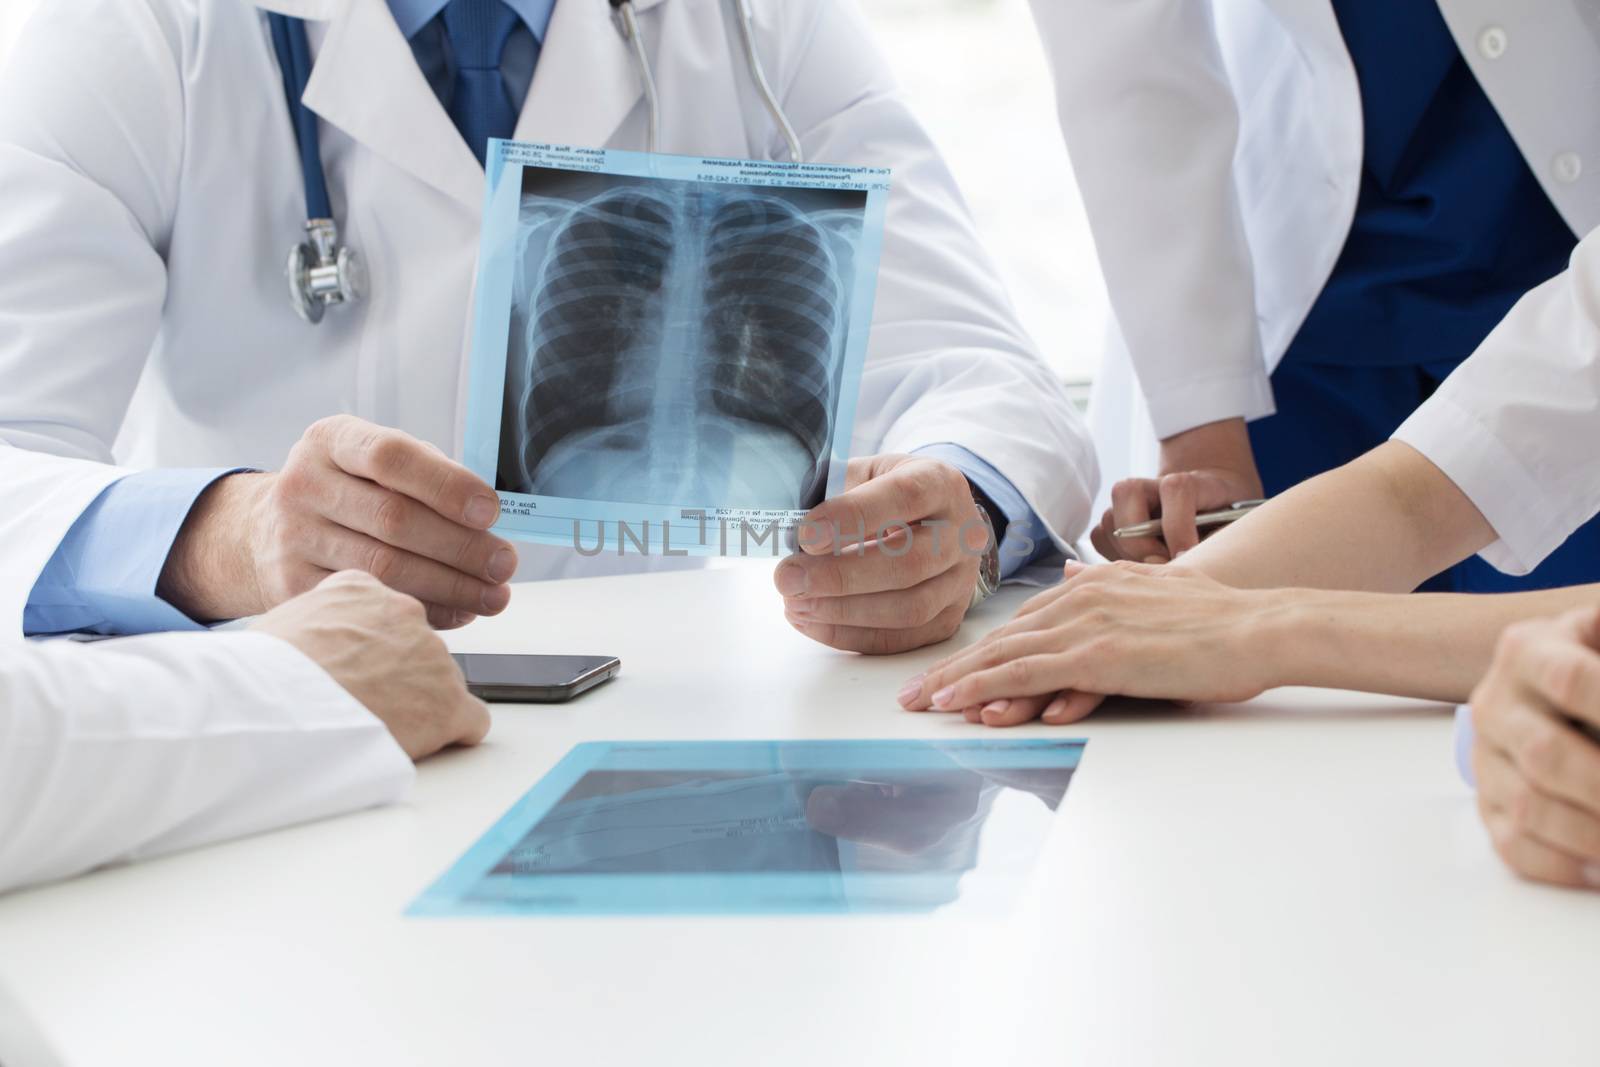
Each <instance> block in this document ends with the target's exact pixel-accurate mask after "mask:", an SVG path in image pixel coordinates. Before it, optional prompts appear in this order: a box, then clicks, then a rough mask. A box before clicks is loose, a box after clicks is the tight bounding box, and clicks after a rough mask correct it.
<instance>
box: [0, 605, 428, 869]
mask: <svg viewBox="0 0 1600 1067" xmlns="http://www.w3.org/2000/svg"><path fill="white" fill-rule="evenodd" d="M414 774H415V771H414V770H413V768H412V764H411V761H410V760H409V759H407V758H406V756H405V753H404V752H403V751H402V750H401V749H400V747H399V745H397V744H396V743H395V741H394V740H393V739H392V738H391V737H390V735H389V732H388V730H387V728H385V727H384V725H383V724H382V723H381V722H379V721H378V719H377V718H375V717H374V716H373V715H371V714H370V713H369V712H368V711H367V710H366V709H365V708H363V707H362V706H361V705H360V704H359V703H358V702H357V701H356V700H355V699H354V698H353V697H351V696H350V695H349V694H348V693H346V692H345V691H344V689H342V688H341V687H340V686H339V684H338V683H337V682H335V681H334V680H333V679H332V678H331V677H330V676H329V675H327V674H325V673H324V672H323V671H322V670H321V669H320V668H318V667H317V666H316V665H315V664H313V663H312V662H311V661H310V660H309V659H307V658H306V657H305V656H303V655H301V654H300V653H299V652H298V651H296V650H295V649H294V648H293V647H291V646H290V645H289V644H287V643H286V642H284V641H280V640H279V639H277V638H275V637H269V636H267V635H265V634H254V633H243V632H239V633H234V632H229V633H196V634H162V635H157V636H151V637H136V638H124V639H121V640H116V641H106V642H99V643H94V644H81V643H77V642H69V641H52V642H44V643H38V642H7V643H0V891H4V890H6V889H11V888H16V887H18V886H22V885H29V884H32V883H35V882H43V881H49V880H52V879H57V878H65V877H68V876H70V875H74V874H78V873H81V872H83V871H87V870H90V869H91V868H94V867H98V866H101V865H104V864H107V863H112V862H116V861H121V860H133V859H139V858H142V857H147V856H152V855H156V854H158V853H163V852H172V851H176V850H178V849H184V848H191V847H194V846H197V845H203V844H207V843H210V842H214V841H220V840H223V839H226V838H231V837H238V836H241V835H244V834H251V833H257V832H260V831H263V830H270V829H273V828H276V827H280V826H287V825H289V824H292V823H298V822H305V821H307V820H311V819H318V818H322V817H325V816H329V815H334V814H338V813H341V812H347V811H353V810H356V809H359V808H366V807H371V806H374V805H378V804H386V803H390V802H393V801H396V800H398V799H400V798H401V797H402V796H403V795H404V794H405V793H406V791H407V789H408V788H409V786H410V784H411V781H412V778H413V776H414Z"/></svg>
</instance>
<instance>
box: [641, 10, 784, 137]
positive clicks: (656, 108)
mask: <svg viewBox="0 0 1600 1067" xmlns="http://www.w3.org/2000/svg"><path fill="white" fill-rule="evenodd" d="M610 4H611V7H612V8H613V9H614V10H615V11H616V13H617V22H618V25H619V27H620V29H621V30H622V36H623V39H624V40H626V41H627V42H628V46H629V49H630V50H631V51H632V52H633V64H634V66H635V67H637V68H638V70H639V81H640V82H641V83H642V84H643V85H644V98H645V103H646V104H648V105H649V108H650V132H649V140H648V142H647V144H648V145H649V149H650V151H652V152H654V151H656V146H657V145H658V144H660V143H661V103H660V100H659V99H658V98H657V96H656V79H655V74H654V73H653V72H652V71H651V70H650V57H649V56H647V55H645V51H644V38H643V37H641V36H640V34H639V20H638V19H637V18H636V17H635V15H634V10H633V0H610ZM733 6H734V8H735V9H736V10H737V11H738V14H739V38H740V40H742V41H743V42H744V62H745V66H746V67H747V68H749V70H750V80H751V81H753V82H755V85H756V92H757V93H759V94H760V95H761V102H762V103H763V104H765V105H766V108H767V114H769V115H771V116H772V121H773V122H774V123H776V124H777V127H778V129H779V130H780V131H782V133H783V139H784V141H786V142H787V143H788V146H789V161H790V162H791V163H803V162H805V154H804V153H803V152H801V151H800V138H799V137H798V136H796V135H795V132H794V126H793V125H792V124H790V122H789V116H788V115H786V114H784V111H783V105H781V104H779V103H778V98H777V97H776V96H774V95H773V92H772V85H771V84H770V83H769V82H768V81H767V71H766V68H765V67H763V66H762V65H761V55H760V53H758V52H757V51H756V31H755V26H754V24H753V20H752V17H751V15H750V0H733Z"/></svg>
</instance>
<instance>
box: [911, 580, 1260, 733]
mask: <svg viewBox="0 0 1600 1067" xmlns="http://www.w3.org/2000/svg"><path fill="white" fill-rule="evenodd" d="M1066 577H1067V580H1066V581H1065V582H1063V583H1062V584H1061V585H1058V586H1056V587H1054V588H1053V589H1048V590H1046V591H1045V592H1043V593H1040V594H1039V595H1038V596H1035V597H1033V598H1032V599H1031V600H1028V601H1027V602H1026V603H1024V604H1023V605H1022V607H1021V608H1020V609H1019V610H1018V612H1017V615H1016V618H1014V619H1013V620H1012V621H1011V622H1009V623H1007V624H1006V625H1004V626H1002V627H1000V628H999V629H997V630H995V631H994V632H993V633H991V634H989V635H988V636H987V637H984V638H983V639H982V640H980V641H978V642H977V643H976V644H974V645H972V646H971V647H970V648H967V649H964V650H963V651H961V652H958V653H956V654H955V655H953V656H949V657H946V658H945V659H943V660H941V661H939V662H938V663H936V664H934V666H933V667H932V668H930V669H929V670H928V671H927V673H926V674H923V675H919V676H918V677H916V678H913V679H911V680H910V681H909V682H907V683H906V686H905V688H904V689H903V690H902V691H901V694H900V703H901V705H902V706H904V707H905V708H906V709H908V710H910V711H926V710H929V709H934V710H939V711H961V712H964V713H965V714H966V715H967V718H968V719H969V720H971V721H973V722H981V723H983V724H985V725H988V726H1018V725H1021V724H1022V723H1025V722H1029V721H1031V720H1033V719H1035V718H1042V719H1043V721H1044V722H1046V723H1049V724H1052V725H1056V724H1065V723H1070V722H1076V721H1078V720H1079V719H1082V718H1083V717H1085V716H1086V715H1088V714H1089V713H1090V712H1092V711H1093V710H1094V709H1095V708H1096V707H1098V706H1099V705H1100V703H1101V701H1102V700H1103V699H1104V698H1105V697H1106V696H1112V695H1116V696H1131V697H1147V698H1154V699H1164V700H1204V701H1219V702H1231V701H1239V700H1248V699H1250V698H1251V697H1254V696H1256V695H1258V694H1260V693H1261V692H1263V691H1264V690H1266V689H1269V688H1272V687H1273V686H1274V685H1278V684H1281V679H1280V678H1279V674H1280V673H1281V672H1283V671H1284V670H1286V668H1285V666H1284V664H1285V662H1286V659H1285V657H1284V655H1283V654H1282V649H1281V648H1280V646H1279V644H1278V642H1279V641H1280V640H1281V639H1282V630H1281V628H1279V627H1277V626H1275V625H1274V619H1275V618H1276V617H1277V614H1278V611H1277V607H1276V601H1275V600H1274V598H1273V595H1272V593H1271V591H1263V590H1253V589H1234V588H1232V587H1231V586H1226V585H1222V584H1221V583H1219V582H1216V581H1214V580H1213V579H1211V578H1208V577H1206V576H1205V575H1202V574H1199V573H1196V572H1194V571H1190V570H1188V569H1186V568H1183V567H1181V566H1179V567H1151V566H1145V565H1142V564H1137V563H1113V564H1107V565H1104V566H1099V567H1090V566H1086V565H1084V564H1082V563H1076V562H1073V563H1068V564H1067V565H1066Z"/></svg>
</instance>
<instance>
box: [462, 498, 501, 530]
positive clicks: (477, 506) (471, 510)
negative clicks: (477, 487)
mask: <svg viewBox="0 0 1600 1067" xmlns="http://www.w3.org/2000/svg"><path fill="white" fill-rule="evenodd" d="M466 514H467V522H469V523H471V524H472V525H473V526H484V527H488V526H493V525H494V523H495V520H496V519H498V518H499V517H500V500H499V498H498V497H492V496H475V497H473V498H472V499H471V500H469V501H467V512H466Z"/></svg>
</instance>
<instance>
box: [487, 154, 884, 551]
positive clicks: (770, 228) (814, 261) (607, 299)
mask: <svg viewBox="0 0 1600 1067" xmlns="http://www.w3.org/2000/svg"><path fill="white" fill-rule="evenodd" d="M888 181H889V174H888V172H887V171H886V170H882V169H880V168H864V167H844V166H828V165H823V164H787V163H772V162H752V161H746V160H725V159H706V158H700V157H690V156H662V155H652V154H648V153H641V152H621V151H611V150H607V149H577V148H564V147H555V146H549V145H534V144H526V143H521V142H515V141H494V142H492V143H491V145H490V151H489V187H488V196H487V200H486V203H485V209H484V224H483V247H482V250H481V252H480V259H479V268H478V287H477V307H476V309H475V314H474V322H473V339H472V360H471V377H470V381H469V395H468V401H467V429H466V458H467V463H468V465H469V466H470V467H472V468H473V469H474V471H476V472H477V473H478V474H480V475H481V476H483V477H484V478H485V479H486V480H490V481H492V482H493V483H494V485H495V487H496V489H498V490H499V493H500V497H501V505H502V517H501V521H500V525H499V527H498V528H497V529H498V530H499V531H500V532H502V533H504V534H506V535H507V536H512V537H519V538H522V539H525V540H532V541H540V542H544V543H546V544H556V545H568V546H573V547H576V548H578V549H579V550H581V551H586V552H590V553H592V552H594V551H596V550H597V549H600V550H607V551H620V550H622V549H623V548H624V547H627V548H628V549H630V550H633V551H640V550H643V551H649V552H657V553H659V552H663V551H665V552H670V553H671V554H673V555H678V554H682V553H691V554H716V553H723V554H729V555H739V554H767V555H771V554H774V553H775V552H776V551H778V545H779V543H780V542H782V541H783V540H784V537H783V536H782V533H783V531H785V530H787V529H789V528H792V527H793V526H794V525H795V523H796V522H797V520H798V519H799V518H800V516H801V515H803V514H804V513H805V512H806V511H807V510H809V509H810V508H812V507H814V506H816V505H817V504H818V503H820V502H821V501H822V500H823V499H825V498H826V497H828V496H831V495H833V494H835V493H837V492H840V491H842V490H843V488H844V477H845V461H846V459H847V458H848V456H849V448H850V433H851V427H852V425H853V423H854V420H855V405H856V397H857V393H858V391H859V388H860V380H861V366H862V361H863V359H864V358H865V355H866V347H867V334H868V330H869V327H870V325H871V321H872V299H873V291H874V288H875V286H876V281H877V270H878V258H879V254H880V251H881V248H882V243H883V218H884V210H885V206H886V200H887V198H888Z"/></svg>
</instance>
